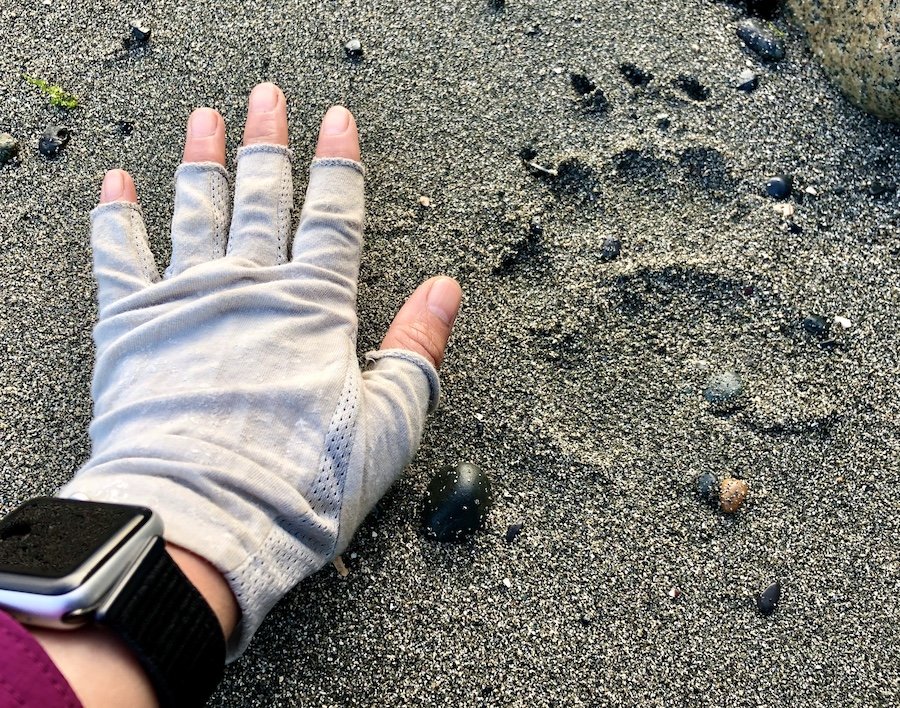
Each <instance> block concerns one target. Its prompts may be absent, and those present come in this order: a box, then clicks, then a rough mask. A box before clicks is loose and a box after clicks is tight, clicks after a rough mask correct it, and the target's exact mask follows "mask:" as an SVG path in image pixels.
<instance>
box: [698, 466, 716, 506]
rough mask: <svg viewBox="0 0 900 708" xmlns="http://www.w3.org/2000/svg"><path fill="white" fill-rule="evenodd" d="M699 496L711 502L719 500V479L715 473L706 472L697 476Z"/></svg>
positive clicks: (714, 502)
mask: <svg viewBox="0 0 900 708" xmlns="http://www.w3.org/2000/svg"><path fill="white" fill-rule="evenodd" d="M697 496H698V497H700V498H701V499H702V500H703V501H706V502H709V503H710V504H717V503H718V501H719V480H718V479H716V476H715V475H714V474H711V473H710V472H705V473H704V474H701V475H700V476H699V477H697Z"/></svg>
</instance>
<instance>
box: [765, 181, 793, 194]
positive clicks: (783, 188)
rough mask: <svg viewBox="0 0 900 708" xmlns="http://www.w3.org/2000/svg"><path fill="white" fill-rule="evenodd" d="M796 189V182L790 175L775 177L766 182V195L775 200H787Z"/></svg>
mask: <svg viewBox="0 0 900 708" xmlns="http://www.w3.org/2000/svg"><path fill="white" fill-rule="evenodd" d="M793 188H794V180H793V178H792V177H791V176H790V175H775V176H774V177H769V179H768V180H766V194H768V195H769V196H770V197H774V198H775V199H787V198H788V197H789V196H791V190H792V189H793Z"/></svg>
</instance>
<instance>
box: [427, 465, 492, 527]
mask: <svg viewBox="0 0 900 708" xmlns="http://www.w3.org/2000/svg"><path fill="white" fill-rule="evenodd" d="M490 505H491V483H490V480H489V479H488V476H487V475H486V474H485V473H484V471H483V470H482V469H481V468H480V467H479V466H478V465H473V464H472V463H470V462H461V463H460V464H458V465H456V466H453V465H449V466H447V467H445V468H444V469H442V470H441V471H440V472H438V473H437V474H436V475H435V476H434V478H433V479H432V480H431V482H430V483H429V485H428V489H427V490H426V492H425V502H424V506H423V512H422V524H423V526H424V527H425V531H426V533H427V534H428V535H429V536H431V537H433V538H435V539H436V540H438V541H461V540H463V539H464V538H465V537H466V536H470V535H471V534H473V533H475V532H476V531H478V530H479V529H481V528H483V527H484V522H485V519H486V518H487V512H488V509H489V508H490Z"/></svg>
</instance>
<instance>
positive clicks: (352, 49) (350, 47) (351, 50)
mask: <svg viewBox="0 0 900 708" xmlns="http://www.w3.org/2000/svg"><path fill="white" fill-rule="evenodd" d="M344 53H345V54H346V55H347V58H348V59H349V60H350V61H352V62H360V61H362V58H363V48H362V42H360V41H359V40H358V39H351V40H350V41H349V42H347V43H346V44H345V45H344Z"/></svg>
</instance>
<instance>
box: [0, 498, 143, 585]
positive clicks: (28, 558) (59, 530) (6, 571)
mask: <svg viewBox="0 0 900 708" xmlns="http://www.w3.org/2000/svg"><path fill="white" fill-rule="evenodd" d="M150 515H151V512H150V510H149V509H143V508H141V507H133V506H123V505H119V504H101V503H99V502H82V501H75V500H71V499H56V498H51V497H41V498H38V499H32V500H30V501H28V502H26V503H25V504H23V505H22V506H20V507H19V508H18V509H15V510H14V511H13V512H12V513H10V514H9V516H7V517H6V518H4V519H2V520H0V584H2V585H3V586H5V587H7V588H8V589H22V590H28V591H32V592H33V591H35V590H36V589H37V587H35V586H38V587H40V586H45V587H47V588H52V589H53V590H54V591H56V592H63V591H65V589H66V588H65V587H60V586H59V584H58V583H53V582H52V581H54V580H57V581H58V580H61V579H63V578H67V577H68V576H72V575H73V574H75V576H73V577H72V578H71V581H72V583H74V584H79V583H81V582H83V581H84V580H85V579H86V578H87V577H88V576H90V574H91V573H92V572H93V570H94V569H95V568H96V567H97V566H99V565H100V564H101V562H102V561H103V560H104V559H106V558H107V557H109V555H110V554H111V553H113V552H114V551H115V550H116V549H117V548H118V547H119V546H121V545H122V544H123V543H124V542H125V541H126V540H127V539H128V538H129V537H131V536H132V535H133V534H134V533H135V532H136V531H137V530H138V529H139V528H140V527H141V526H142V525H144V524H145V523H146V521H147V520H148V519H149V518H150ZM42 581H43V582H42ZM66 584H67V585H68V584H69V583H66Z"/></svg>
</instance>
